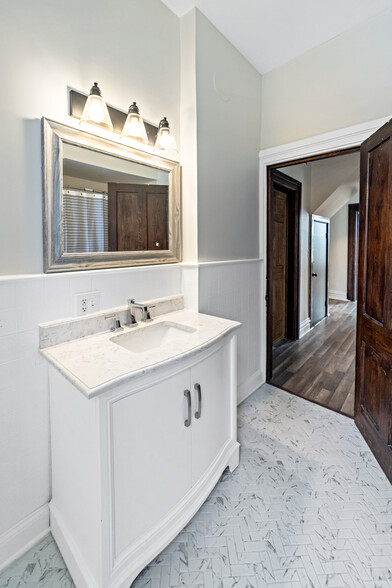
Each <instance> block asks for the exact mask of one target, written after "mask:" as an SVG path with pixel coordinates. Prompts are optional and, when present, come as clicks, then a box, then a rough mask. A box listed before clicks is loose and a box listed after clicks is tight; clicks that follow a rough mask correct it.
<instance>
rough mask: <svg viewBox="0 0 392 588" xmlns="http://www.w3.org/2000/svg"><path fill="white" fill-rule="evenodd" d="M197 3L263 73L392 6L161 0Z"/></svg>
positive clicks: (323, 0) (384, 0)
mask: <svg viewBox="0 0 392 588" xmlns="http://www.w3.org/2000/svg"><path fill="white" fill-rule="evenodd" d="M162 1H163V2H164V4H166V5H167V6H168V7H169V8H170V9H171V10H172V11H173V12H174V13H175V14H177V16H183V15H184V14H185V13H187V12H188V11H189V10H190V9H191V8H193V7H195V6H196V7H197V8H198V9H199V10H200V12H202V13H203V14H204V15H205V16H206V17H207V18H208V19H209V20H210V21H211V22H212V23H213V24H214V25H215V27H216V28H217V29H218V30H219V31H220V32H221V33H222V34H223V35H224V36H225V37H226V38H227V39H228V40H229V41H230V42H231V43H232V44H233V45H234V47H236V48H237V49H238V51H239V52H240V53H242V55H243V56H244V57H245V58H246V59H247V60H248V61H249V62H250V63H251V64H252V65H253V66H254V67H255V68H256V69H257V70H258V71H259V72H260V73H261V74H264V73H266V72H268V71H271V70H272V69H275V68H276V67H279V66H280V65H282V64H283V63H286V62H287V61H290V60H291V59H293V58H294V57H297V56H298V55H301V54H302V53H305V52H306V51H309V50H310V49H313V48H314V47H317V45H321V44H322V43H325V42H326V41H329V40H330V39H332V38H333V37H336V36H337V35H340V34H341V33H343V32H345V31H347V30H348V29H351V28H353V27H355V26H357V25H359V24H360V23H362V22H363V21H365V20H368V19H369V18H371V17H373V16H375V15H376V14H379V13H380V12H383V11H384V10H387V9H388V8H390V7H392V0H162Z"/></svg>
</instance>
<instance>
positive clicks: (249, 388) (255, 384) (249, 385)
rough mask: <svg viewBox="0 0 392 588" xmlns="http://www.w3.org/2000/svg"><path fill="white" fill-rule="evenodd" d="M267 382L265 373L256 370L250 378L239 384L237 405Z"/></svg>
mask: <svg viewBox="0 0 392 588" xmlns="http://www.w3.org/2000/svg"><path fill="white" fill-rule="evenodd" d="M264 382H265V377H264V374H263V372H262V371H261V370H257V372H254V373H253V374H252V375H251V376H250V377H249V378H247V379H246V380H245V382H243V383H242V384H240V385H239V386H238V391H237V405H238V404H241V402H243V401H244V400H245V399H246V398H248V396H250V395H251V394H253V392H255V390H257V388H260V386H261V385H262V384H264Z"/></svg>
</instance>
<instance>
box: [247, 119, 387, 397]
mask: <svg viewBox="0 0 392 588" xmlns="http://www.w3.org/2000/svg"><path fill="white" fill-rule="evenodd" d="M389 118H390V117H383V118H379V119H376V120H372V121H367V122H365V123H360V124H357V125H353V126H350V127H346V128H343V129H338V130H336V131H331V132H328V133H324V134H321V135H315V136H313V137H308V138H306V139H301V140H299V141H294V142H292V143H286V144H283V145H279V146H277V147H270V148H268V149H263V150H261V151H260V152H259V161H260V169H259V173H260V175H259V186H260V193H259V227H260V231H259V257H260V259H261V261H262V262H263V263H262V264H261V273H260V277H261V288H260V290H261V300H265V296H266V293H267V264H266V252H267V235H268V233H267V218H268V215H267V195H268V169H269V168H270V167H284V166H285V165H292V164H293V163H303V162H304V161H310V160H312V159H320V158H322V157H331V156H333V155H341V154H342V153H347V152H349V151H354V150H357V149H359V146H360V145H361V143H363V141H365V139H367V138H368V137H369V136H370V135H371V134H373V133H374V132H375V131H376V130H377V129H379V128H380V127H381V126H382V125H383V124H385V123H386V122H388V120H389ZM264 304H265V303H264ZM266 322H267V313H266V307H264V305H263V303H262V302H261V313H260V324H261V329H260V338H261V341H260V344H261V363H260V369H261V373H262V374H263V376H262V378H261V382H260V385H261V384H262V383H263V382H265V381H266V371H264V370H266V365H267V327H266ZM305 328H307V329H308V330H309V325H307V327H306V326H305V325H304V329H305ZM301 330H302V325H301V324H300V336H301V334H302V333H301ZM305 332H306V331H305Z"/></svg>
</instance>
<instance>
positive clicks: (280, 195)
mask: <svg viewBox="0 0 392 588" xmlns="http://www.w3.org/2000/svg"><path fill="white" fill-rule="evenodd" d="M272 202H273V204H272V205H273V277H272V280H273V281H272V308H273V319H272V344H273V345H275V344H276V343H278V342H279V341H281V340H282V339H284V338H285V337H286V330H287V196H286V194H285V193H284V192H281V191H280V190H276V189H275V190H274V193H273V201H272Z"/></svg>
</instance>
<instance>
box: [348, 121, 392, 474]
mask: <svg viewBox="0 0 392 588" xmlns="http://www.w3.org/2000/svg"><path fill="white" fill-rule="evenodd" d="M360 194H361V197H360V220H359V223H360V227H359V234H360V241H359V243H360V244H359V264H358V328H357V365H356V386H355V422H356V424H357V426H358V428H359V430H360V431H361V433H362V434H363V436H364V438H365V439H366V441H367V443H368V444H369V446H370V448H371V450H372V451H373V453H374V455H375V456H376V458H377V460H378V461H379V463H380V465H381V467H382V468H383V470H384V472H385V473H386V475H387V477H388V478H389V480H390V481H391V482H392V121H390V122H389V123H387V124H386V125H384V126H383V127H382V128H381V129H379V130H378V131H377V132H376V133H374V135H372V136H371V137H369V139H367V140H366V141H365V142H364V143H363V144H362V146H361V192H360Z"/></svg>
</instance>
